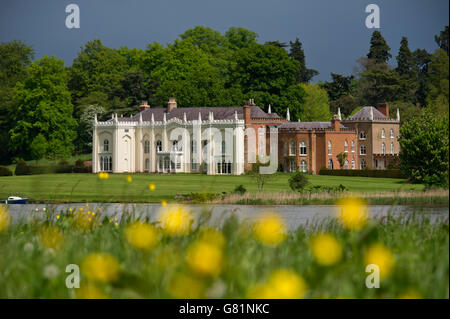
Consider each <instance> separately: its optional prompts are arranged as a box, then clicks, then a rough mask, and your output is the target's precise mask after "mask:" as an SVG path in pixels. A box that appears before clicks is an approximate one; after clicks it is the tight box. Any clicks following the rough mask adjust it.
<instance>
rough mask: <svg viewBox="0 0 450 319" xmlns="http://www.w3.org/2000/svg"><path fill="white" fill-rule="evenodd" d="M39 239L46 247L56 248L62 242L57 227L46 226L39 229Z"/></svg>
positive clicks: (61, 234) (62, 237)
mask: <svg viewBox="0 0 450 319" xmlns="http://www.w3.org/2000/svg"><path fill="white" fill-rule="evenodd" d="M39 239H40V241H41V243H42V245H43V246H44V247H46V248H51V249H55V250H56V249H58V248H60V247H61V245H62V244H63V242H64V236H63V233H62V232H61V230H60V229H59V228H58V227H53V226H46V227H44V228H42V229H41V230H40V231H39Z"/></svg>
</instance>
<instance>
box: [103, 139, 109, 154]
mask: <svg viewBox="0 0 450 319" xmlns="http://www.w3.org/2000/svg"><path fill="white" fill-rule="evenodd" d="M103 152H109V140H108V139H107V138H105V139H104V140H103Z"/></svg>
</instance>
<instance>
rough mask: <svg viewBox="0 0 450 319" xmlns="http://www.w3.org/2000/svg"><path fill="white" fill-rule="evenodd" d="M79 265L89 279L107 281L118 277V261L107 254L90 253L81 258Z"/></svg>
mask: <svg viewBox="0 0 450 319" xmlns="http://www.w3.org/2000/svg"><path fill="white" fill-rule="evenodd" d="M81 267H82V271H83V275H84V276H86V278H87V279H89V280H90V281H96V282H102V283H107V282H113V281H115V280H117V278H119V271H120V270H119V262H118V261H117V259H116V258H115V257H113V256H111V255H108V254H104V253H94V254H90V255H88V256H87V257H86V258H85V259H84V260H83V263H82V265H81Z"/></svg>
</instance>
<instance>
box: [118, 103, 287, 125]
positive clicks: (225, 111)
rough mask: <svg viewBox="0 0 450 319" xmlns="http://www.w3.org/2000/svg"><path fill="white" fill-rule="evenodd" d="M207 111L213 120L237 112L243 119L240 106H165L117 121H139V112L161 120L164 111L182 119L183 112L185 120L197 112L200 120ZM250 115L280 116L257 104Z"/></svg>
mask: <svg viewBox="0 0 450 319" xmlns="http://www.w3.org/2000/svg"><path fill="white" fill-rule="evenodd" d="M209 112H212V113H213V116H214V119H215V120H234V116H235V115H234V114H235V112H237V116H238V119H239V120H243V119H244V109H243V107H242V106H238V107H231V106H230V107H177V108H174V109H173V110H172V111H171V112H167V109H166V108H161V107H156V108H149V109H146V110H143V111H142V112H140V113H137V114H135V115H133V116H131V117H119V118H118V119H117V120H118V121H119V122H125V121H127V122H137V121H139V114H142V120H143V121H151V119H152V114H153V118H154V120H155V121H162V120H163V118H164V113H166V120H170V119H172V118H178V119H180V120H183V119H184V113H186V120H188V121H193V120H197V119H198V114H199V113H200V114H201V117H202V120H207V119H208V118H209ZM250 112H251V113H250V114H251V115H250V116H251V117H252V118H267V119H279V118H280V116H278V114H276V113H266V112H264V111H263V110H262V109H261V108H260V107H259V106H256V105H253V106H251V110H250Z"/></svg>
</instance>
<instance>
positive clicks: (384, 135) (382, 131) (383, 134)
mask: <svg viewBox="0 0 450 319" xmlns="http://www.w3.org/2000/svg"><path fill="white" fill-rule="evenodd" d="M381 138H386V131H385V130H384V128H382V129H381Z"/></svg>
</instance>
